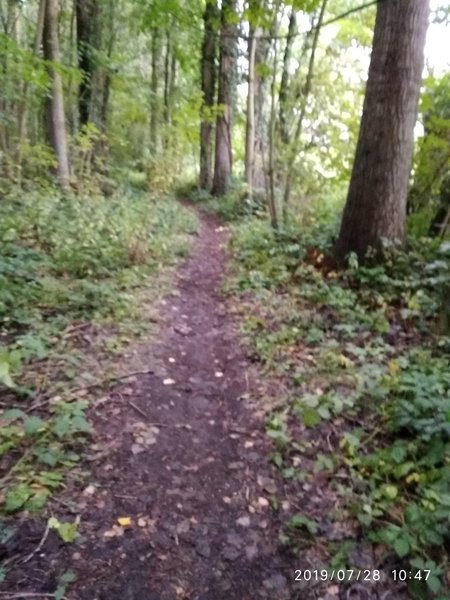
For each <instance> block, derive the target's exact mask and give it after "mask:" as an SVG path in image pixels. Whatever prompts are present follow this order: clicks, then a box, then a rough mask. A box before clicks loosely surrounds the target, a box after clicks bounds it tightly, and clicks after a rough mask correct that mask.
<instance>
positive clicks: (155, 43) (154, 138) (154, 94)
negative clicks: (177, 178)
mask: <svg viewBox="0 0 450 600" xmlns="http://www.w3.org/2000/svg"><path fill="white" fill-rule="evenodd" d="M158 55H159V35H158V30H157V28H156V27H155V28H154V29H153V31H152V81H151V97H150V146H151V147H150V153H151V154H152V155H155V154H156V150H157V144H158V116H159V115H158V112H159V111H158V62H159V61H158Z"/></svg>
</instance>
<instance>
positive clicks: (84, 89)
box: [76, 0, 100, 126]
mask: <svg viewBox="0 0 450 600" xmlns="http://www.w3.org/2000/svg"><path fill="white" fill-rule="evenodd" d="M76 16H77V53H78V68H79V69H80V71H81V75H82V77H81V82H80V87H79V90H78V110H79V118H80V126H83V125H86V123H88V122H89V120H90V115H91V104H92V80H93V76H94V71H95V59H94V51H95V49H96V48H98V47H99V46H100V40H99V31H98V20H99V6H98V2H97V0H76Z"/></svg>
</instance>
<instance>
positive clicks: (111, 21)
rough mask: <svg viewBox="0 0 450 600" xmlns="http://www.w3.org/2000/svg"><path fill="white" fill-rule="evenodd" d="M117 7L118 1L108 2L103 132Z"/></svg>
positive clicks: (103, 80)
mask: <svg viewBox="0 0 450 600" xmlns="http://www.w3.org/2000/svg"><path fill="white" fill-rule="evenodd" d="M116 9H117V3H116V2H115V0H109V2H108V4H107V14H108V23H107V25H106V27H107V31H108V36H109V37H108V43H107V48H106V56H107V58H108V61H107V64H106V66H105V67H104V68H103V73H102V84H101V93H100V112H99V122H100V127H101V130H102V131H103V132H105V131H106V129H107V126H108V106H109V96H110V92H111V80H112V73H113V70H112V67H111V64H110V63H111V59H112V54H113V50H114V45H115V42H116V23H115V21H116Z"/></svg>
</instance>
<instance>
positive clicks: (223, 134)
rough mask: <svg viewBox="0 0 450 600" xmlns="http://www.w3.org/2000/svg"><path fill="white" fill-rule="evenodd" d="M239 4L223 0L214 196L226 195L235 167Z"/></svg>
mask: <svg viewBox="0 0 450 600" xmlns="http://www.w3.org/2000/svg"><path fill="white" fill-rule="evenodd" d="M236 6H237V0H222V14H221V32H220V61H219V92H218V104H219V110H220V114H219V115H218V117H217V123H216V149H215V161H214V180H213V189H212V193H213V194H214V195H215V196H223V195H224V194H226V193H227V191H228V190H229V188H230V183H231V174H232V168H233V150H232V142H231V121H232V113H233V92H234V85H235V66H236V26H235V24H234V23H233V18H234V16H235V13H236Z"/></svg>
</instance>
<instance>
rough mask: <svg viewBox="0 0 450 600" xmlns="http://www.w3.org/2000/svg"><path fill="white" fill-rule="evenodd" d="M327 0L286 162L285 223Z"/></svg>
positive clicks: (313, 44) (322, 11)
mask: <svg viewBox="0 0 450 600" xmlns="http://www.w3.org/2000/svg"><path fill="white" fill-rule="evenodd" d="M327 3H328V0H322V6H321V7H320V12H319V18H318V21H317V23H316V25H315V29H314V36H313V41H312V47H311V54H310V57H309V65H308V74H307V75H306V82H305V88H304V91H303V95H302V98H301V102H300V115H299V117H298V121H297V126H296V128H295V133H294V137H293V140H292V145H291V151H290V153H289V156H288V160H287V171H286V182H285V186H284V195H283V221H284V222H286V221H287V218H288V210H289V200H290V197H291V190H292V181H293V177H294V165H295V159H296V156H297V152H298V143H299V141H300V136H301V134H302V131H303V122H304V120H305V115H306V108H307V106H308V99H309V95H310V93H311V86H312V81H313V74H314V63H315V59H316V51H317V46H318V44H319V35H320V29H321V27H322V23H323V19H324V16H325V10H326V8H327Z"/></svg>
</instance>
